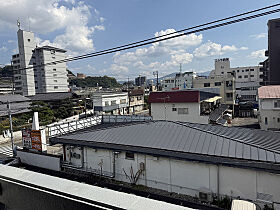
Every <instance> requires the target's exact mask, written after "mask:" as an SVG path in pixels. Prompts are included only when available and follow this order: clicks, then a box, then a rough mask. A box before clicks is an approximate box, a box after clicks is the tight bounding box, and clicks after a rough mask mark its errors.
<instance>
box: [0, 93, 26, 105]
mask: <svg viewBox="0 0 280 210" xmlns="http://www.w3.org/2000/svg"><path fill="white" fill-rule="evenodd" d="M7 101H9V102H11V103H13V102H23V101H30V99H29V98H27V97H24V96H22V95H12V94H5V95H0V104H1V103H4V104H6V103H7Z"/></svg>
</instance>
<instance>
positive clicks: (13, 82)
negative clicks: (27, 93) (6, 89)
mask: <svg viewBox="0 0 280 210" xmlns="http://www.w3.org/2000/svg"><path fill="white" fill-rule="evenodd" d="M11 68H12V74H13V75H12V94H13V95H14V94H15V77H14V66H13V61H11Z"/></svg>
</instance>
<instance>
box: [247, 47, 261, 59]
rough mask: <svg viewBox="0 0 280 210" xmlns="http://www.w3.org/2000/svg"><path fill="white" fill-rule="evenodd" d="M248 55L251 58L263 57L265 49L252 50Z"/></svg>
mask: <svg viewBox="0 0 280 210" xmlns="http://www.w3.org/2000/svg"><path fill="white" fill-rule="evenodd" d="M248 57H249V58H252V59H265V49H262V50H256V51H253V52H251V54H250V55H249V56H248Z"/></svg>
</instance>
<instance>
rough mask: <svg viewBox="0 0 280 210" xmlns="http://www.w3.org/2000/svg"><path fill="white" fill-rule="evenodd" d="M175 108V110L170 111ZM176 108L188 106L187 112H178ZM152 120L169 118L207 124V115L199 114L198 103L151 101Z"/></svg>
mask: <svg viewBox="0 0 280 210" xmlns="http://www.w3.org/2000/svg"><path fill="white" fill-rule="evenodd" d="M172 108H177V111H172ZM178 108H188V114H178ZM151 115H152V117H153V119H154V120H170V121H180V122H193V123H202V124H208V120H209V117H208V116H200V104H199V103H151Z"/></svg>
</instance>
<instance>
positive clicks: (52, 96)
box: [27, 92, 72, 101]
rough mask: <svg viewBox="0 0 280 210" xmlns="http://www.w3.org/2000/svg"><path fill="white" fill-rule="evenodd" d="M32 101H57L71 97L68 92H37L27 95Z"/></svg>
mask: <svg viewBox="0 0 280 210" xmlns="http://www.w3.org/2000/svg"><path fill="white" fill-rule="evenodd" d="M27 97H28V98H29V99H31V100H32V101H58V100H63V99H67V98H71V97H72V93H69V92H55V93H38V94H36V95H34V96H27Z"/></svg>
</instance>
